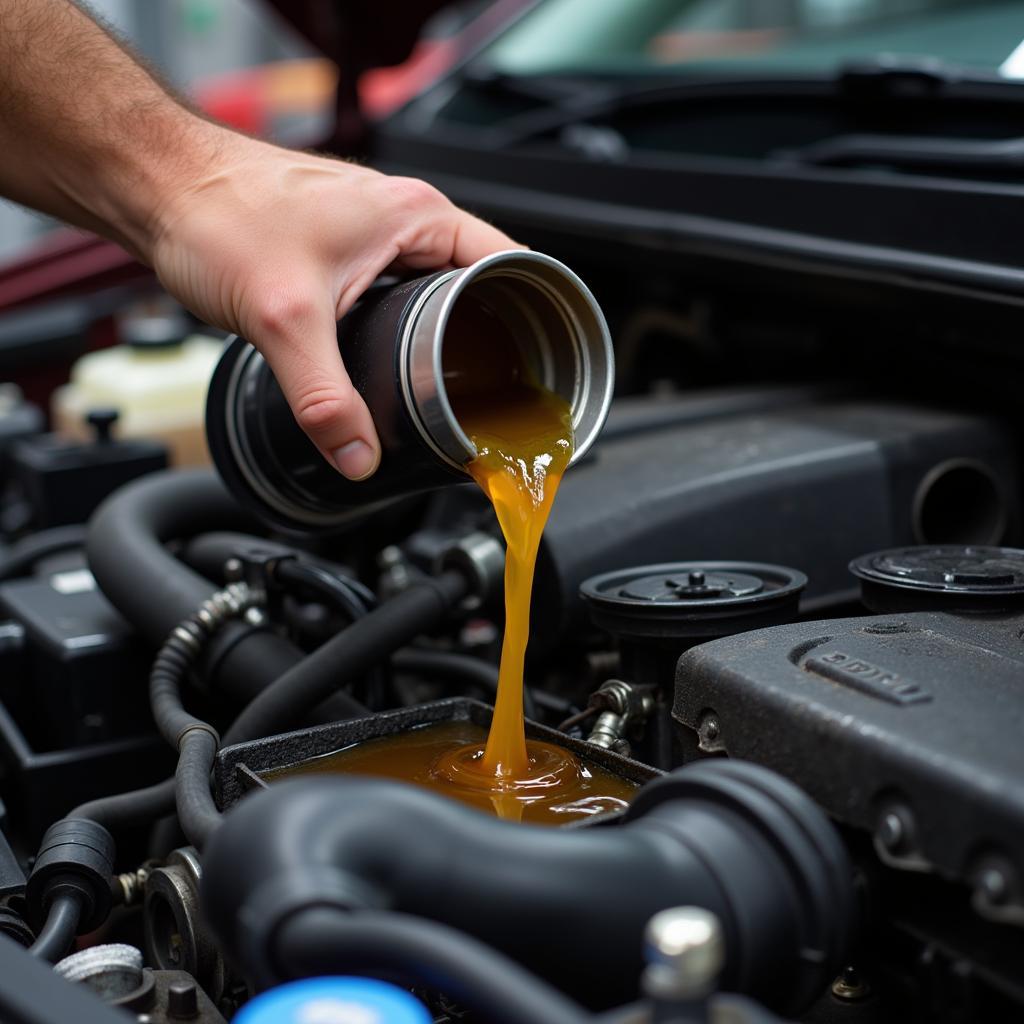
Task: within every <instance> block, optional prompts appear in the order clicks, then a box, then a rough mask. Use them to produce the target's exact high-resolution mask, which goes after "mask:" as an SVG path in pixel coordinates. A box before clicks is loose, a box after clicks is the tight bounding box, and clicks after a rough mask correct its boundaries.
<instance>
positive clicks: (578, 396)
mask: <svg viewBox="0 0 1024 1024" xmlns="http://www.w3.org/2000/svg"><path fill="white" fill-rule="evenodd" d="M538 268H540V269H546V270H548V271H550V272H553V273H554V274H555V275H557V278H558V280H559V282H560V283H564V284H565V285H566V286H569V287H571V288H572V290H573V296H575V298H576V299H577V300H578V301H577V303H576V306H577V307H578V308H574V305H573V303H572V301H571V297H570V296H569V295H566V294H565V293H564V292H563V291H561V290H560V289H558V288H557V287H555V286H553V285H552V283H551V282H550V281H548V280H545V278H544V277H543V276H541V274H540V273H538ZM494 278H507V279H509V280H519V281H523V282H526V283H528V284H529V285H530V287H531V288H533V289H536V291H537V292H538V293H540V294H543V295H544V297H545V298H546V299H547V300H548V302H549V303H550V306H551V308H552V310H553V311H554V312H555V313H556V314H557V315H558V316H559V318H560V320H561V322H562V324H563V325H564V327H565V333H566V335H567V337H568V338H569V339H570V341H571V342H572V345H573V353H572V354H573V364H574V369H573V381H572V389H571V394H565V389H563V388H558V387H557V383H558V382H557V381H555V380H554V368H553V364H552V352H551V351H550V346H549V347H548V349H546V350H545V349H540V350H539V351H538V355H539V358H540V360H541V362H542V364H543V366H542V374H541V376H542V382H543V383H544V385H545V386H546V387H549V388H551V389H552V390H555V391H558V392H559V393H560V394H562V395H563V397H565V398H567V399H568V401H569V404H570V407H571V409H572V426H573V433H574V435H575V445H574V451H573V455H572V459H571V460H570V462H569V465H570V466H571V465H574V464H575V463H576V462H578V461H579V460H580V459H581V458H583V456H584V455H586V453H587V451H588V450H589V449H590V447H591V446H592V445H593V443H594V441H595V440H596V438H597V435H598V434H599V433H600V431H601V427H602V426H603V425H604V421H605V419H606V418H607V415H608V410H609V407H610V405H611V400H612V391H613V388H614V377H615V373H614V353H613V349H612V341H611V335H610V333H609V331H608V325H607V323H606V321H605V319H604V315H603V314H602V312H601V308H600V306H599V305H598V303H597V300H596V299H595V298H594V296H593V294H592V293H591V291H590V289H589V288H587V286H586V285H585V284H584V283H583V281H582V280H581V279H580V278H579V277H578V276H577V275H576V274H575V273H573V271H571V270H570V269H569V268H568V267H567V266H566V265H565V264H564V263H561V262H560V261H559V260H556V259H554V258H553V257H551V256H547V255H545V254H544V253H538V252H531V251H529V250H520V249H508V250H503V251H501V252H496V253H492V254H491V255H490V256H485V257H484V258H483V259H481V260H478V261H477V262H476V263H474V264H472V265H471V266H469V267H466V268H464V269H462V270H453V271H451V272H450V273H448V274H446V275H444V276H443V277H440V278H438V279H437V280H436V281H435V282H434V283H433V285H432V287H430V288H429V289H427V290H425V291H424V293H423V295H421V296H419V298H418V299H417V301H416V303H415V305H414V306H413V308H412V309H411V310H410V312H409V315H408V317H407V318H406V320H405V323H404V324H403V327H402V335H401V339H400V351H399V357H398V367H399V375H400V383H401V389H402V397H403V399H404V400H405V404H406V408H407V409H408V410H409V411H410V414H411V418H412V421H413V423H414V425H415V427H416V429H417V431H418V432H419V434H420V436H421V437H422V439H423V440H424V442H425V443H426V444H427V445H428V446H429V447H430V449H431V451H433V452H434V454H435V455H436V456H437V457H438V458H440V459H441V460H443V461H444V462H445V463H447V464H448V465H449V466H451V467H452V468H454V469H457V470H459V471H461V472H465V466H466V463H467V462H469V461H470V460H471V459H473V458H474V457H475V456H476V449H475V448H474V447H473V443H472V442H471V441H470V439H469V438H468V437H467V436H466V433H465V432H464V431H463V430H462V428H461V426H460V425H459V423H458V420H457V419H456V417H455V414H454V412H453V411H452V407H451V403H450V402H449V400H448V395H447V393H446V390H445V386H444V377H443V365H442V361H443V351H444V333H445V329H446V327H447V325H448V321H449V318H450V316H451V313H452V310H453V309H454V307H455V304H456V302H458V300H459V299H460V298H461V297H462V296H463V295H464V294H465V293H466V291H467V289H468V288H469V287H470V286H472V285H473V284H475V283H479V282H481V281H484V280H489V279H494ZM442 291H443V292H444V295H443V298H442V300H441V303H440V305H437V296H438V293H439V292H442ZM432 304H433V305H434V307H435V308H433V309H432V308H431V305H432ZM584 315H586V316H589V317H590V318H591V320H592V324H591V325H590V327H589V328H588V327H587V326H585V325H584V323H583V322H582V317H583V316H584ZM594 350H597V351H599V352H600V355H601V357H602V358H601V364H603V371H602V373H601V374H600V375H598V380H597V382H596V383H597V386H598V387H599V389H600V390H599V397H598V399H597V400H596V401H595V400H593V399H592V397H591V388H592V387H593V386H594V384H595V379H594V378H595V368H596V367H597V366H598V365H599V364H598V362H597V360H596V359H595V358H593V356H594ZM601 378H603V379H601Z"/></svg>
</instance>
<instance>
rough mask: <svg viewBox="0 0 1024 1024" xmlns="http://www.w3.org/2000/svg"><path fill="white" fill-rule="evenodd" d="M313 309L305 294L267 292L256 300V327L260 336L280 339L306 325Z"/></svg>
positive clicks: (299, 292) (312, 304)
mask: <svg viewBox="0 0 1024 1024" xmlns="http://www.w3.org/2000/svg"><path fill="white" fill-rule="evenodd" d="M315 308H316V307H315V304H314V301H313V298H312V296H310V295H308V294H306V293H305V292H302V291H280V290H268V291H267V292H266V293H265V294H264V295H262V296H261V297H260V298H259V300H258V305H257V308H256V326H257V328H258V330H259V331H260V333H261V334H266V335H270V336H272V337H281V336H283V335H287V334H290V333H291V332H293V331H294V330H295V328H296V326H298V325H302V324H306V323H308V322H309V320H310V318H311V317H312V316H313V314H314V312H315Z"/></svg>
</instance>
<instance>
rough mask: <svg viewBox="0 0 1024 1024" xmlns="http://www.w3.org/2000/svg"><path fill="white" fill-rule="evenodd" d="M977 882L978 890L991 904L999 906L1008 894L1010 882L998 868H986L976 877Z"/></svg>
mask: <svg viewBox="0 0 1024 1024" xmlns="http://www.w3.org/2000/svg"><path fill="white" fill-rule="evenodd" d="M977 884H978V890H979V892H980V893H981V894H982V895H983V896H984V898H985V900H986V902H988V903H990V904H991V905H992V906H1000V905H1001V904H1003V903H1005V902H1006V901H1007V899H1008V898H1009V896H1010V883H1009V882H1008V881H1007V878H1006V875H1005V874H1003V872H1002V871H1000V870H999V868H996V867H988V868H986V869H985V870H984V871H982V873H981V876H980V877H979V878H978V883H977Z"/></svg>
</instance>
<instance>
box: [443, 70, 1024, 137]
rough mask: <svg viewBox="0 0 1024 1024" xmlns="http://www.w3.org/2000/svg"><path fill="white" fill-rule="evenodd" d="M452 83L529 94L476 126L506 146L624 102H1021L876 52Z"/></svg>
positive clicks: (996, 79) (1003, 84) (987, 85)
mask: <svg viewBox="0 0 1024 1024" xmlns="http://www.w3.org/2000/svg"><path fill="white" fill-rule="evenodd" d="M454 84H464V85H467V86H469V87H470V88H473V89H478V90H483V91H489V92H493V93H494V94H495V95H506V96H515V97H519V98H523V99H531V100H533V101H535V102H536V103H537V108H536V109H534V110H529V111H526V112H523V113H519V114H513V115H512V116H510V117H506V118H504V119H500V120H498V121H497V122H496V123H495V124H494V125H493V126H491V127H490V128H488V129H485V130H484V133H483V134H485V135H486V136H487V137H488V141H489V142H490V144H491V145H492V146H494V147H495V148H504V147H508V146H514V145H517V144H520V143H523V142H528V141H530V140H531V139H535V138H537V137H539V136H542V135H545V134H549V133H551V132H557V131H558V130H560V129H563V128H567V127H570V126H575V125H581V124H586V123H587V122H590V121H593V120H596V119H600V118H603V117H609V116H611V115H614V114H618V113H621V112H622V111H624V110H627V109H630V108H638V109H643V108H650V107H651V106H653V105H656V104H666V105H669V106H671V105H672V104H673V103H675V102H679V103H685V102H689V101H694V100H701V99H707V98H723V97H736V98H739V99H742V98H743V97H750V98H751V99H763V98H764V97H765V96H768V95H771V96H778V97H779V98H780V99H782V98H785V97H787V96H800V95H808V94H814V95H822V92H823V91H824V92H825V94H826V95H829V94H831V95H832V96H834V97H835V98H836V99H843V98H848V99H856V98H879V99H889V98H891V99H924V98H927V99H935V100H939V99H943V100H944V99H947V98H948V99H967V100H996V101H1002V102H1007V101H1009V102H1012V103H1013V104H1014V105H1016V104H1017V103H1020V102H1024V83H1022V82H1020V81H1016V80H1013V79H1006V78H1003V77H1001V76H999V75H996V74H990V73H986V72H984V71H978V70H976V69H974V68H964V67H961V66H959V65H954V64H949V63H946V62H944V61H942V60H939V59H937V58H930V57H890V56H884V55H883V56H879V57H877V58H871V59H867V60H859V61H851V62H847V63H845V64H843V65H841V66H840V67H839V69H838V70H837V71H836V72H834V73H832V74H823V75H802V76H796V75H792V74H790V75H787V76H785V77H783V76H773V75H769V74H759V75H758V76H757V77H749V76H748V77H740V76H738V75H737V76H732V75H730V76H723V75H721V74H710V73H708V71H707V70H705V69H701V68H698V67H694V68H693V69H692V70H691V71H689V72H680V73H678V74H672V75H666V74H665V72H663V71H660V72H657V73H656V74H641V75H639V76H634V75H631V76H630V77H629V78H628V79H627V80H626V81H622V80H621V79H619V80H616V79H613V78H608V77H603V76H600V77H599V76H597V75H593V76H588V75H581V74H575V75H569V74H566V75H555V74H549V75H543V76H530V75H524V76H519V75H507V74H502V73H497V72H495V71H494V70H493V69H489V68H488V67H487V66H486V65H484V64H479V63H477V64H475V65H468V66H467V67H466V68H465V69H464V70H463V72H462V74H461V75H460V76H459V77H458V79H457V80H456V82H455V83H454Z"/></svg>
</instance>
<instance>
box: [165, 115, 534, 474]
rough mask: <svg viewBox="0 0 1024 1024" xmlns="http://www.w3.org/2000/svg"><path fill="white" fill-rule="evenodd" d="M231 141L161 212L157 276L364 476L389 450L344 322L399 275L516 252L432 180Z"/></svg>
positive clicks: (342, 461) (329, 453) (343, 467)
mask: <svg viewBox="0 0 1024 1024" xmlns="http://www.w3.org/2000/svg"><path fill="white" fill-rule="evenodd" d="M225 136H228V133H225ZM222 141H223V142H226V143H227V145H226V146H225V147H224V148H222V149H221V152H220V155H219V157H218V159H217V161H216V162H215V164H214V166H213V167H211V169H210V170H209V171H208V172H207V173H205V174H204V175H203V176H202V177H200V178H198V179H197V180H195V181H191V182H189V183H188V185H187V186H186V187H185V188H183V189H182V191H181V192H180V193H179V194H176V195H174V196H173V197H172V198H171V199H170V201H169V202H168V203H167V205H166V206H165V207H163V208H162V209H161V210H160V211H159V213H158V218H157V221H158V224H159V227H158V228H157V229H156V230H155V233H154V236H155V237H154V244H153V247H152V250H151V258H152V263H153V266H154V267H155V268H156V271H157V273H158V274H159V276H160V280H161V281H162V282H163V284H164V285H165V287H166V288H167V290H168V291H170V292H171V293H172V294H173V295H175V296H177V298H178V299H179V300H180V301H181V302H182V303H184V305H186V306H187V307H188V308H189V309H191V310H192V311H193V312H195V313H196V314H197V315H198V316H200V317H201V318H202V319H203V320H205V321H207V322H208V323H211V324H215V325H217V326H219V327H223V328H225V329H226V330H230V331H235V332H237V333H238V334H241V335H242V337H244V338H246V339H248V340H249V341H251V342H252V343H253V344H254V345H255V346H256V347H257V348H258V349H259V350H260V351H261V352H262V353H263V355H264V356H265V357H266V359H267V361H268V362H269V363H270V366H271V368H272V369H273V371H274V375H275V376H276V377H277V379H278V382H279V383H280V385H281V387H282V389H283V391H284V394H285V397H286V398H287V399H288V404H289V405H290V406H291V408H292V411H293V412H294V414H295V418H296V420H297V421H298V423H299V425H300V426H301V427H302V429H303V430H304V431H305V432H306V433H307V434H308V435H309V437H310V438H311V440H312V441H313V443H314V444H316V446H317V447H318V448H319V449H320V451H321V452H322V453H323V454H324V456H325V457H327V458H329V459H330V460H331V461H332V462H333V463H334V465H335V466H336V467H337V468H338V469H339V470H340V471H341V472H342V473H343V474H344V475H345V476H347V477H349V478H350V479H352V480H361V479H363V478H364V477H367V476H369V475H370V474H371V473H373V471H374V470H375V469H376V468H377V463H378V462H379V461H380V446H379V444H378V441H377V434H376V432H375V430H374V427H373V422H372V420H371V418H370V413H369V410H368V409H367V408H366V405H365V403H364V402H363V399H362V397H361V396H360V394H359V393H358V392H357V391H356V390H355V388H354V387H353V386H352V384H351V382H350V381H349V379H348V375H347V374H346V373H345V368H344V366H343V365H342V362H341V357H340V355H339V354H338V343H337V337H336V329H335V323H336V321H337V320H339V319H340V318H341V317H342V316H344V315H345V313H346V312H347V311H348V310H349V309H350V308H351V306H352V304H353V303H354V302H355V301H356V299H358V298H359V296H360V295H361V294H362V293H363V291H364V290H365V289H366V288H367V286H368V285H369V284H370V283H371V282H372V281H373V280H374V278H375V277H377V276H378V275H379V274H380V273H381V272H382V271H383V270H385V269H387V268H388V267H392V266H398V267H405V268H411V269H434V268H439V267H446V266H466V265H467V264H469V263H472V262H474V261H475V260H477V259H480V258H481V257H483V256H486V255H487V254H488V253H491V252H496V251H498V250H500V249H509V248H513V247H514V246H515V243H513V242H512V240H511V239H509V238H507V237H506V236H505V235H503V234H502V233H501V232H500V231H497V230H496V229H495V228H492V227H490V226H489V225H487V224H485V223H484V222H483V221H480V220H477V219H476V218H475V217H472V216H470V215H469V214H468V213H465V212H464V211H462V210H459V209H457V208H456V207H455V206H453V205H452V204H451V203H450V202H449V201H448V200H447V199H445V198H444V196H442V195H441V193H440V192H438V191H437V190H436V189H434V188H432V187H431V186H429V185H427V184H425V183H424V182H422V181H417V180H415V179H412V178H396V177H388V176H387V175H383V174H379V173H377V172H376V171H371V170H368V169H366V168H362V167H358V166H355V165H353V164H348V163H343V162H341V161H337V160H327V159H322V158H320V157H315V156H307V155H305V154H302V153H294V152H290V151H288V150H283V149H278V148H276V147H274V146H269V145H264V144H262V143H258V142H253V141H251V140H249V139H245V138H242V137H240V136H236V135H230V136H228V138H226V139H224V140H222Z"/></svg>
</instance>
